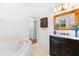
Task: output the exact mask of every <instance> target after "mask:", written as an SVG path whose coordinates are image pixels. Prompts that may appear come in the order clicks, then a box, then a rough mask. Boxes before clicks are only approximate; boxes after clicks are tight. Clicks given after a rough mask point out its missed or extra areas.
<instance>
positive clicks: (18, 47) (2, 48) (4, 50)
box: [0, 40, 32, 56]
mask: <svg viewBox="0 0 79 59" xmlns="http://www.w3.org/2000/svg"><path fill="white" fill-rule="evenodd" d="M30 55H32V45H31V41H29V40H17V41H12V42H7V43H4V44H0V56H30Z"/></svg>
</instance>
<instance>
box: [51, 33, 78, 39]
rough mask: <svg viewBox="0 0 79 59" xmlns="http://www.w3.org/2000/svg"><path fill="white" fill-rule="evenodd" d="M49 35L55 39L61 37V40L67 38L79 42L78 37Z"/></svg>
mask: <svg viewBox="0 0 79 59" xmlns="http://www.w3.org/2000/svg"><path fill="white" fill-rule="evenodd" d="M50 35H51V36H56V37H62V38H69V39H74V40H79V37H73V36H65V35H54V34H50Z"/></svg>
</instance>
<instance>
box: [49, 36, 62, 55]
mask: <svg viewBox="0 0 79 59" xmlns="http://www.w3.org/2000/svg"><path fill="white" fill-rule="evenodd" d="M50 55H52V56H61V42H60V39H59V38H58V37H50Z"/></svg>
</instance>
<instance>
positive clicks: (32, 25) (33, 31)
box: [29, 18, 37, 43]
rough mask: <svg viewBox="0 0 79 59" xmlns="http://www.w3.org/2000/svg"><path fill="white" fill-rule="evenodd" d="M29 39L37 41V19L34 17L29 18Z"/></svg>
mask: <svg viewBox="0 0 79 59" xmlns="http://www.w3.org/2000/svg"><path fill="white" fill-rule="evenodd" d="M29 39H30V40H31V41H32V43H36V42H37V21H36V19H34V18H31V19H29Z"/></svg>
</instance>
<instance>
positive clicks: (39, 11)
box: [0, 3, 58, 20]
mask: <svg viewBox="0 0 79 59" xmlns="http://www.w3.org/2000/svg"><path fill="white" fill-rule="evenodd" d="M57 5H58V3H0V19H5V20H23V19H26V18H28V17H34V18H41V17H45V16H48V15H51V14H52V13H53V9H54V7H56V6H57Z"/></svg>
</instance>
